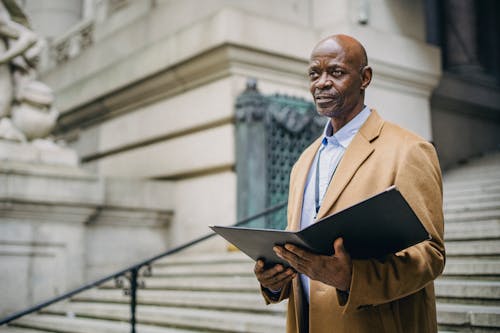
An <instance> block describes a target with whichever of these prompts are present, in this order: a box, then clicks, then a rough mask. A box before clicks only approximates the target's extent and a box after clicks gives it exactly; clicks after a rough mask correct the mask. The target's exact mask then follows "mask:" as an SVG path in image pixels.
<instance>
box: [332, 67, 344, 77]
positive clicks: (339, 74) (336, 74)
mask: <svg viewBox="0 0 500 333" xmlns="http://www.w3.org/2000/svg"><path fill="white" fill-rule="evenodd" d="M330 74H331V75H332V76H335V77H339V76H341V75H342V74H344V72H342V71H341V70H340V69H334V70H332V71H331V72H330Z"/></svg>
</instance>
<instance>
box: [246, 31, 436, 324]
mask: <svg viewBox="0 0 500 333" xmlns="http://www.w3.org/2000/svg"><path fill="white" fill-rule="evenodd" d="M308 74H309V78H310V91H311V94H312V96H313V98H314V101H315V104H316V108H317V111H318V112H319V113H320V114H322V115H324V116H327V117H329V118H330V121H329V122H328V124H327V126H326V128H325V132H324V134H323V136H322V137H320V138H319V139H318V140H316V142H314V143H313V144H312V145H311V146H309V147H308V148H307V149H306V150H305V151H304V152H303V153H302V155H301V156H300V158H299V160H298V161H297V163H296V164H295V165H294V167H293V169H292V172H291V175H290V192H289V201H288V227H287V228H288V229H289V230H298V229H301V228H304V227H306V226H308V225H310V224H311V223H314V221H316V220H319V219H321V218H323V217H325V216H327V215H330V214H332V213H335V212H337V211H339V210H342V209H344V208H346V207H349V206H351V205H353V204H355V203H357V202H359V201H361V200H364V199H366V198H368V197H370V196H372V195H374V194H376V193H379V192H381V191H383V190H385V189H386V188H387V187H389V186H391V185H396V186H397V188H398V189H399V191H400V192H401V193H402V194H403V196H404V197H405V198H406V200H407V201H408V202H409V204H410V206H411V207H412V208H413V210H414V211H415V213H416V214H417V216H418V217H419V219H420V220H421V221H422V223H423V225H424V226H425V228H426V230H427V232H428V233H429V234H430V235H431V236H432V239H430V240H428V241H424V242H422V243H420V244H417V245H415V246H412V247H410V248H408V249H406V250H403V251H401V252H398V253H396V254H392V255H388V256H387V257H385V258H383V259H370V260H355V259H351V257H350V256H349V253H347V252H346V251H345V249H344V247H343V240H342V239H341V238H339V239H336V240H335V241H334V243H333V244H332V246H333V248H334V251H335V253H334V254H333V255H332V256H323V255H316V254H313V253H310V252H307V251H305V250H303V249H300V248H299V247H296V246H293V245H291V244H287V245H285V246H284V247H282V246H276V247H275V249H274V250H275V252H276V254H277V255H278V256H280V257H281V258H283V259H285V260H286V261H288V262H289V263H290V265H291V268H287V269H284V268H283V266H281V265H275V266H274V267H271V268H267V267H266V269H264V263H263V262H262V261H261V260H259V261H258V262H257V263H256V265H255V274H256V276H257V279H258V280H259V282H260V283H261V286H262V293H263V295H264V297H265V299H266V301H267V302H268V303H270V302H279V301H281V300H283V299H286V298H288V299H289V302H288V317H287V332H290V333H291V332H300V333H304V332H309V333H327V332H328V333H331V332H354V333H363V332H370V333H379V332H384V333H385V332H404V333H410V332H418V333H427V332H437V324H436V305H435V296H434V286H433V280H434V279H435V278H436V277H437V276H439V274H441V272H442V270H443V268H444V262H445V251H444V245H443V213H442V183H441V173H440V168H439V164H438V160H437V156H436V153H435V150H434V148H433V147H432V145H431V144H430V143H428V142H427V141H425V140H423V139H422V138H420V137H418V136H417V135H415V134H412V133H410V132H408V131H406V130H404V129H402V128H400V127H398V126H397V125H394V124H391V123H389V122H386V121H384V120H382V119H381V118H380V116H379V115H378V113H377V112H376V111H375V110H370V109H369V108H368V107H366V106H365V105H364V95H365V90H366V89H367V87H368V85H369V84H370V81H371V78H372V69H371V68H370V67H369V66H368V62H367V56H366V52H365V50H364V48H363V46H362V45H361V44H360V43H359V42H358V41H357V40H355V39H354V38H352V37H349V36H345V35H334V36H330V37H328V38H326V39H324V40H322V41H320V42H319V43H318V44H317V45H316V47H315V48H314V49H313V51H312V54H311V59H310V65H309V72H308ZM401 112H404V105H401ZM387 209H390V207H388V208H387ZM366 218H367V219H369V218H370V217H369V216H367V217H366ZM400 222H402V221H394V222H393V223H400Z"/></svg>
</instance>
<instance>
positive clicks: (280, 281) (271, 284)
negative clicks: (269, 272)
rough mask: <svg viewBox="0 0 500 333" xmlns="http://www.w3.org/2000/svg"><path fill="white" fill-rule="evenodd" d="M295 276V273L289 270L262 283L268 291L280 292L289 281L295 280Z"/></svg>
mask: <svg viewBox="0 0 500 333" xmlns="http://www.w3.org/2000/svg"><path fill="white" fill-rule="evenodd" d="M295 275H296V273H295V271H294V270H292V269H291V268H289V269H287V270H286V271H284V272H282V273H279V274H276V275H274V276H272V277H270V278H268V279H263V280H261V281H260V283H261V284H262V285H263V286H264V287H266V288H268V289H273V290H278V289H280V288H282V287H283V286H284V285H285V284H286V283H287V282H288V281H289V280H291V279H292V278H294V277H295Z"/></svg>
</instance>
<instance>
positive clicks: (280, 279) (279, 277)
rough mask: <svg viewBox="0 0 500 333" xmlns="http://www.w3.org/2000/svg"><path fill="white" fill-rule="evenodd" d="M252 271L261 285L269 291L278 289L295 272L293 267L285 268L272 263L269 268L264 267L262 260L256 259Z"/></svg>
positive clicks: (294, 274) (293, 275)
mask: <svg viewBox="0 0 500 333" xmlns="http://www.w3.org/2000/svg"><path fill="white" fill-rule="evenodd" d="M253 271H254V273H255V276H256V277H257V280H259V282H260V284H261V285H262V287H264V288H266V289H269V290H270V291H279V290H281V289H283V287H285V285H286V284H287V283H288V282H290V280H292V279H293V278H294V277H295V276H296V275H297V273H296V272H295V270H294V269H293V268H290V267H289V268H287V269H285V268H284V267H283V265H280V264H278V265H274V266H273V267H271V268H269V269H264V261H262V260H257V262H256V263H255V267H254V270H253Z"/></svg>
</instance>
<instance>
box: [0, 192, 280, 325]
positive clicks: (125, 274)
mask: <svg viewBox="0 0 500 333" xmlns="http://www.w3.org/2000/svg"><path fill="white" fill-rule="evenodd" d="M286 204H287V203H286V202H283V203H280V204H278V205H276V206H273V207H270V208H267V209H266V210H264V211H262V212H260V213H257V214H255V215H252V216H249V217H247V218H244V219H242V220H240V221H238V222H236V223H235V224H234V226H241V225H243V224H246V223H248V222H250V221H253V220H256V219H258V218H261V217H264V216H267V215H269V214H271V213H274V212H276V211H278V210H280V209H281V208H283V207H285V205H286ZM215 235H216V234H215V233H214V232H212V233H209V234H207V235H205V236H202V237H199V238H196V239H194V240H192V241H190V242H187V243H185V244H183V245H180V246H177V247H175V248H173V249H170V250H167V251H165V252H163V253H160V254H158V255H156V256H154V257H151V258H149V259H146V260H143V261H141V262H139V263H137V264H135V265H132V266H129V267H127V268H125V269H122V270H120V271H118V272H115V273H113V274H110V275H108V276H105V277H103V278H101V279H98V280H95V281H93V282H90V283H87V284H85V285H83V286H81V287H79V288H76V289H74V290H71V291H69V292H67V293H65V294H62V295H60V296H56V297H54V298H51V299H49V300H47V301H44V302H42V303H39V304H37V305H34V306H32V307H30V308H27V309H25V310H22V311H19V312H16V313H13V314H11V315H9V316H7V317H5V318H2V319H0V326H2V325H6V324H8V323H10V322H11V321H13V320H16V319H19V318H21V317H22V316H25V315H28V314H31V313H34V312H37V311H39V310H41V309H43V308H45V307H47V306H49V305H52V304H54V303H57V302H60V301H62V300H65V299H69V298H70V297H73V296H74V295H76V294H79V293H81V292H83V291H85V290H88V289H91V288H94V287H98V286H100V285H101V284H103V283H105V282H107V281H110V280H113V279H114V280H115V281H116V282H117V285H118V286H123V280H122V279H123V278H125V279H127V280H128V281H129V288H128V289H126V294H127V295H129V296H130V332H132V333H135V324H136V317H135V314H136V306H137V288H138V278H139V276H140V273H141V271H142V270H143V269H144V268H146V272H147V273H146V275H148V274H150V273H151V263H153V262H154V261H156V260H158V259H161V258H164V257H166V256H169V255H172V254H174V253H177V252H180V251H182V250H185V249H187V248H189V247H191V246H193V245H196V244H198V243H200V242H203V241H205V240H207V239H209V238H211V237H213V236H215Z"/></svg>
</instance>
